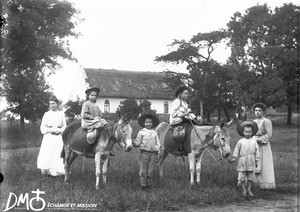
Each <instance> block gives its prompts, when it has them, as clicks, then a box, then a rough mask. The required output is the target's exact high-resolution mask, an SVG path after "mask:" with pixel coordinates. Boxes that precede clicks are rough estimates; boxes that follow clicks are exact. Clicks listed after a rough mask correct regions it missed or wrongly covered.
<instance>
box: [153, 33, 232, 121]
mask: <svg viewBox="0 0 300 212" xmlns="http://www.w3.org/2000/svg"><path fill="white" fill-rule="evenodd" d="M225 37H226V32H225V31H224V30H219V31H213V32H210V33H198V34H197V35H195V36H193V38H192V39H191V40H190V41H188V42H187V41H185V40H181V41H179V40H174V41H173V43H171V44H170V45H169V46H171V47H172V48H174V50H173V51H171V52H170V53H168V54H166V55H163V56H160V57H156V58H155V61H157V62H165V63H175V64H179V63H186V64H187V70H188V71H189V75H186V74H180V76H179V75H177V74H176V73H175V72H174V73H173V74H174V75H177V76H179V77H181V81H182V83H184V84H188V85H189V86H190V87H191V88H192V89H195V90H196V91H195V93H196V94H197V95H198V98H199V108H200V114H201V118H202V120H203V105H204V102H205V101H204V100H205V97H206V96H207V92H208V89H207V87H208V85H209V83H208V77H209V75H210V74H211V73H212V72H213V68H214V67H213V66H212V64H214V63H213V62H211V61H210V60H211V54H212V52H213V51H214V50H215V48H216V45H217V44H218V43H220V42H221V41H222V40H223V39H224V38H225ZM169 74H170V72H169ZM191 76H193V77H191ZM194 77H196V78H197V79H195V78H194ZM196 82H197V83H196Z"/></svg>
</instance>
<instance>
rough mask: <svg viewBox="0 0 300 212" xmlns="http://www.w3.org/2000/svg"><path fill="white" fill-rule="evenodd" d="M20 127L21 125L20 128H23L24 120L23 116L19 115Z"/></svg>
mask: <svg viewBox="0 0 300 212" xmlns="http://www.w3.org/2000/svg"><path fill="white" fill-rule="evenodd" d="M20 125H21V128H22V129H24V127H25V119H24V116H23V115H20Z"/></svg>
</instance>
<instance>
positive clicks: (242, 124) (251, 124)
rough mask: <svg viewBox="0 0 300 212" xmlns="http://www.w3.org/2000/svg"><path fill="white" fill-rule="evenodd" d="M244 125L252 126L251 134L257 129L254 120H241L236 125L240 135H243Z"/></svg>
mask: <svg viewBox="0 0 300 212" xmlns="http://www.w3.org/2000/svg"><path fill="white" fill-rule="evenodd" d="M245 126H251V127H252V130H253V132H252V135H255V134H256V133H257V131H258V126H257V124H256V123H255V122H254V121H243V122H241V123H240V124H239V125H238V127H237V131H238V134H239V135H240V136H244V134H243V132H244V127H245Z"/></svg>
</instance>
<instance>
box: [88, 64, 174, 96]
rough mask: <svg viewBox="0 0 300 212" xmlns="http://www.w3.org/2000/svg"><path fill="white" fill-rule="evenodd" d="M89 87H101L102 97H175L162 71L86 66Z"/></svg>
mask: <svg viewBox="0 0 300 212" xmlns="http://www.w3.org/2000/svg"><path fill="white" fill-rule="evenodd" d="M84 70H85V73H86V77H87V78H86V83H87V84H88V85H89V87H98V88H100V89H101V94H100V96H101V97H119V98H129V97H134V98H136V99H166V100H171V99H173V98H174V92H173V91H172V89H171V88H170V87H168V85H167V84H166V83H165V81H164V78H165V74H164V73H162V72H142V71H140V72H136V71H121V70H115V69H92V68H84Z"/></svg>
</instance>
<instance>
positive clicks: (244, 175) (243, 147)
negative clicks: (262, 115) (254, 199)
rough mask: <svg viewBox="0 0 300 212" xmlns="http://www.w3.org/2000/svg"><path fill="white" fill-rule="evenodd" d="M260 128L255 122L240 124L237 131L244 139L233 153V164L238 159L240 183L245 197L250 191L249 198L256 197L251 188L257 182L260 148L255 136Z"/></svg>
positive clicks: (238, 143)
mask: <svg viewBox="0 0 300 212" xmlns="http://www.w3.org/2000/svg"><path fill="white" fill-rule="evenodd" d="M257 130H258V126H257V124H256V123H255V122H253V121H243V122H242V123H240V124H239V126H238V128H237V131H238V133H239V135H241V136H243V137H244V138H242V139H240V140H239V141H238V142H237V144H236V146H235V148H234V151H233V155H232V156H233V159H232V161H231V162H235V161H236V159H237V157H239V159H238V163H237V167H236V169H237V171H238V183H237V185H238V186H239V185H241V186H242V189H243V196H246V192H247V191H248V194H249V196H254V195H253V193H252V191H251V188H252V183H253V182H255V167H256V166H257V163H258V160H259V148H258V145H257V142H256V140H255V139H253V138H252V136H253V135H255V134H256V133H257Z"/></svg>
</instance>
